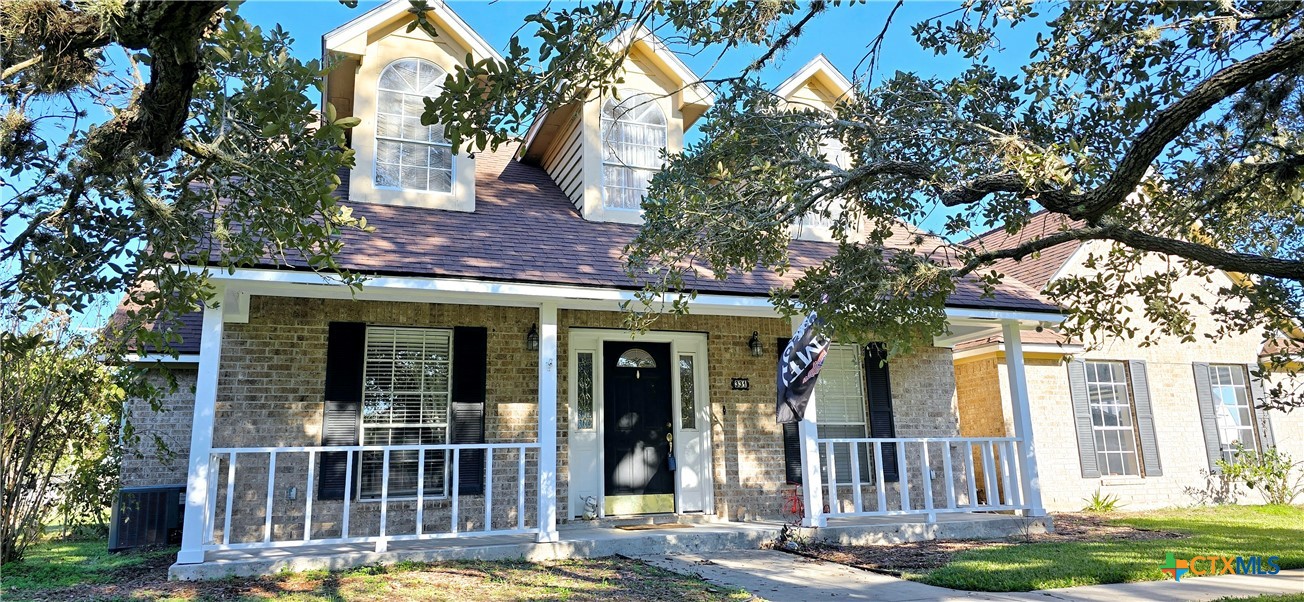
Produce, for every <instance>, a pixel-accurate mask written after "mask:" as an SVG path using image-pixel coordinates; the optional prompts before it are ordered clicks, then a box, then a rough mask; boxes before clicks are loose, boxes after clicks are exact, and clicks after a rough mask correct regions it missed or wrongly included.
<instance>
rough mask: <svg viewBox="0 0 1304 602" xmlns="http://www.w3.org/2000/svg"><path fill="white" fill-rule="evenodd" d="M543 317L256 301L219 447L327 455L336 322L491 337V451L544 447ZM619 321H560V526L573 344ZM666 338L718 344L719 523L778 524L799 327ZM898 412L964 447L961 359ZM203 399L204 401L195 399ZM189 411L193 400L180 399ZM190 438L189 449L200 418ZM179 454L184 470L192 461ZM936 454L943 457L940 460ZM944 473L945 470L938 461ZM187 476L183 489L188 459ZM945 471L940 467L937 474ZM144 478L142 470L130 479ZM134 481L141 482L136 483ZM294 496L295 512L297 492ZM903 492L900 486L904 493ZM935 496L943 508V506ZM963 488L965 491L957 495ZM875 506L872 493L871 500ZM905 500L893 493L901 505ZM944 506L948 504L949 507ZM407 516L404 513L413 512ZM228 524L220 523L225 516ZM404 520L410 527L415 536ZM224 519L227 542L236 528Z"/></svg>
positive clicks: (257, 481) (319, 517)
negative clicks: (330, 339)
mask: <svg viewBox="0 0 1304 602" xmlns="http://www.w3.org/2000/svg"><path fill="white" fill-rule="evenodd" d="M537 317H538V312H537V310H535V309H532V308H506V307H480V306H459V305H436V304H417V303H389V302H355V301H345V300H319V299H292V298H273V297H255V298H253V299H252V300H251V303H250V317H249V321H248V323H246V324H227V325H226V326H225V334H224V338H223V345H222V354H223V356H222V360H223V361H222V369H221V372H220V378H219V383H218V396H217V408H216V410H217V412H216V427H215V431H214V447H219V448H221V447H248V446H313V445H318V444H319V443H320V436H321V424H322V397H323V383H324V379H325V358H326V332H327V327H328V324H329V323H330V322H332V321H349V322H366V323H369V324H383V325H393V326H416V327H453V326H484V327H487V328H488V330H489V334H488V336H489V340H488V343H489V358H488V359H489V375H490V376H489V382H488V390H487V402H486V409H485V421H486V425H485V426H486V440H487V441H489V442H521V441H533V440H534V438H535V429H536V424H537V406H536V405H535V404H536V397H537V369H538V356H537V352H532V351H527V350H526V349H525V346H524V337H525V333H526V332H527V331H528V330H529V328H530V326H531V325H532V324H534V323H535V322H536V321H537ZM621 320H622V316H621V314H619V313H618V312H589V311H568V310H562V311H560V312H559V323H560V324H559V348H558V357H559V365H558V376H559V382H558V391H559V393H560V395H559V399H557V400H556V403H557V406H558V411H557V416H558V438H557V440H558V496H557V499H558V505H559V508H558V516H560V517H563V518H564V517H567V516H569V513H568V510H567V508H566V500H567V478H566V475H567V466H566V460H567V451H568V446H567V443H568V442H567V433H568V430H569V425H568V424H567V419H568V414H569V412H568V408H567V404H568V400H567V399H566V392H567V391H568V390H569V388H568V383H567V382H566V378H567V374H568V366H567V359H568V353H567V340H568V336H567V333H568V332H569V329H570V328H572V327H584V328H619V327H620V326H621ZM656 328H657V329H664V330H674V331H690V332H705V333H708V349H707V353H708V356H709V385H708V387H709V394H710V398H711V414H712V420H711V421H712V448H713V457H712V463H713V470H714V474H715V484H714V487H715V492H714V493H715V504H716V507H715V513H716V514H717V515H718V516H721V517H726V518H730V519H742V520H750V519H757V518H777V517H780V516H782V508H783V504H784V501H785V497H786V494H785V492H786V491H787V490H790V489H791V488H790V486H787V485H785V484H784V470H783V442H782V437H781V430H780V428H779V425H778V424H776V423H775V422H774V397H775V390H774V355H775V354H776V353H777V351H776V350H775V349H774V345H775V341H776V339H778V338H779V337H786V336H788V334H790V331H791V325H790V322H789V321H787V320H779V319H756V318H740V317H721V316H686V317H678V318H676V317H665V318H663V319H662V320H661V321H660V322H658V323H657V325H656ZM753 331H758V332H759V333H760V340H761V341H762V343H763V344H764V346H765V353H763V354H762V355H761V356H760V357H753V356H752V355H751V353H750V350H749V349H748V344H747V343H748V340H749V339H750V338H751V334H752V332H753ZM733 377H747V378H750V379H751V382H752V388H751V390H749V391H733V390H731V388H730V380H731V378H733ZM891 378H892V385H893V406H894V408H895V411H896V429H897V435H898V436H955V435H958V434H959V432H960V425H959V418H958V416H957V412H956V403H957V402H956V395H955V380H954V378H953V374H952V365H951V353H950V351H949V350H946V349H925V350H923V351H921V352H919V353H918V354H916V355H914V356H912V357H907V358H901V359H899V360H897V361H894V362H893V364H892V365H891ZM189 399H190V400H193V394H192V395H191V396H190V397H189ZM179 401H180V402H182V403H181V405H184V406H189V404H188V403H184V402H185V401H187V400H179ZM177 414H178V415H181V414H184V415H185V417H186V419H187V420H186V422H185V424H184V425H173V426H172V428H182V429H184V432H185V433H186V437H185V441H187V442H188V433H189V407H186V408H185V411H179V412H177ZM178 451H180V452H181V453H182V458H184V457H185V452H186V449H185V448H184V446H180V447H179V448H178ZM499 453H500V454H501V455H498V456H495V478H494V483H495V490H494V511H493V513H492V520H493V521H494V523H495V526H497V527H504V526H510V525H514V524H515V522H516V505H515V502H516V492H517V490H516V481H517V479H516V467H517V464H516V461H515V458H516V456H515V455H514V454H515V452H510V453H509V452H499ZM934 453H937V452H934ZM910 457H911V471H912V472H911V475H912V483H914V485H913V491H912V495H914V496H919V495H921V492H920V490H919V485H918V483H919V478H920V475H919V473H918V468H917V466H916V461H915V459H914V458H916V457H917V452H913V453H912V454H911V455H910ZM934 461H935V462H937V460H936V459H935V460H934ZM180 466H181V468H180V471H181V472H180V473H179V474H180V475H181V480H182V481H184V460H183V462H182V463H181V465H180ZM934 468H935V469H936V468H937V467H936V466H935V467H934ZM124 469H125V470H126V472H129V473H132V474H133V475H141V476H140V478H143V475H144V474H146V473H147V472H148V470H149V469H148V468H147V467H146V466H144V465H142V464H136V465H132V466H125V465H124ZM536 469H537V457H536V456H535V454H533V453H531V454H528V455H527V478H526V483H527V499H528V500H529V503H528V504H527V520H528V522H529V523H533V522H534V506H535V504H534V499H535V495H534V480H535V478H536V476H535V475H536V474H537V473H536ZM226 471H227V466H226V464H225V462H223V464H222V465H220V466H219V467H218V475H219V479H218V490H217V498H218V499H217V507H218V508H219V509H222V508H224V507H225V503H226V495H227V483H226V474H227V472H226ZM306 472H307V457H306V455H305V454H280V455H279V456H278V459H277V474H276V482H277V486H276V488H275V489H274V494H275V495H276V499H275V500H274V503H273V510H272V511H273V531H274V537H276V538H278V539H279V538H284V537H291V538H293V537H301V536H302V530H303V528H304V527H303V513H304V500H305V495H304V493H305V491H304V490H305V488H306V483H305V482H304V480H305V476H306ZM131 478H137V477H136V476H132V477H131ZM266 483H267V459H266V456H265V455H253V454H250V455H248V456H244V457H241V458H240V459H239V460H238V463H237V479H236V483H235V486H234V488H233V492H234V495H235V496H236V499H237V500H239V503H238V504H236V506H235V508H236V509H237V510H236V512H234V513H233V519H232V541H242V540H244V541H248V540H257V539H260V538H261V536H262V528H263V527H262V525H263V521H264V516H265V515H264V513H265V507H266ZM291 487H295V488H296V491H295V492H294V493H295V499H293V500H291V499H290V494H291V492H290V488H291ZM894 487H895V486H893V491H895V489H894ZM942 487H943V486H942V484H941V483H940V482H937V483H935V487H934V494H935V496H940V495H942ZM961 489H963V484H961V486H960V487H958V488H957V490H961ZM870 495H871V496H872V492H871V493H870ZM889 497H890V498H892V499H895V494H893V495H890V496H889ZM939 499H940V498H939ZM405 504H406V505H405ZM409 505H410V504H409V503H405V502H392V503H391V506H390V514H389V517H390V519H389V520H390V521H392V522H391V523H390V525H391V526H390V530H391V532H403V530H404V529H408V530H410V529H411V526H412V525H411V521H412V516H411V513H410V512H406V511H403V510H404V509H405V508H408V507H409ZM450 505H451V501H449V500H444V501H431V502H430V503H429V504H428V505H427V508H426V511H425V519H426V521H425V522H426V525H427V527H426V528H427V529H438V530H447V529H448V521H449V520H450V518H451V517H450V514H449V506H450ZM341 511H342V504H341V503H339V502H322V501H318V502H316V503H315V504H314V509H313V516H314V523H313V526H312V528H313V531H314V534H315V535H317V536H322V535H326V534H338V533H339V530H340V527H341V525H340V513H341ZM459 511H460V515H461V516H460V519H461V520H460V523H461V524H460V525H459V529H460V530H463V531H466V530H475V529H477V528H481V527H482V526H483V522H484V518H483V498H482V497H478V496H475V497H472V496H463V497H462V498H461V499H460V500H459ZM221 514H222V512H221V511H220V510H219V517H220V515H221ZM378 516H379V504H376V503H374V502H359V503H355V505H354V510H353V512H352V513H351V518H350V535H352V536H359V535H366V534H374V533H376V531H377V529H378ZM402 521H407V526H406V527H405V526H404V524H403V522H402ZM223 523H224V521H223V520H222V519H221V518H219V521H218V525H217V527H216V529H215V533H216V536H217V537H218V538H221V537H222V532H223V529H224V528H225V525H224V524H223Z"/></svg>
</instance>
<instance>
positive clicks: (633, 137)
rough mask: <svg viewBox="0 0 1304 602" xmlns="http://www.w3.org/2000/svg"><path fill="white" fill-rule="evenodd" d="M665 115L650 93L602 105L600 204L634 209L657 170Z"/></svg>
mask: <svg viewBox="0 0 1304 602" xmlns="http://www.w3.org/2000/svg"><path fill="white" fill-rule="evenodd" d="M665 147H666V115H665V113H662V112H661V107H660V106H659V105H658V104H657V99H656V98H655V97H654V96H652V95H651V94H632V95H630V96H628V97H626V98H625V99H624V100H622V101H617V100H615V99H608V100H607V101H606V103H604V104H603V105H602V204H603V206H604V207H606V208H608V209H632V210H637V209H638V208H639V207H640V206H641V205H642V203H643V197H644V196H645V195H646V194H647V185H648V182H649V181H650V180H651V179H652V175H653V174H655V173H656V172H658V171H660V169H661V165H662V161H661V149H663V148H665Z"/></svg>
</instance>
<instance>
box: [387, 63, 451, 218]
mask: <svg viewBox="0 0 1304 602" xmlns="http://www.w3.org/2000/svg"><path fill="white" fill-rule="evenodd" d="M444 76H445V73H444V70H443V69H441V68H440V67H439V66H438V65H436V64H434V63H432V62H430V61H425V60H421V59H402V60H398V61H394V62H393V63H390V64H389V66H387V67H385V70H384V71H382V72H381V74H380V82H379V84H378V85H377V91H376V97H377V98H376V169H375V175H376V182H375V185H376V186H378V187H384V188H405V189H409V190H426V191H433V192H451V191H452V190H453V148H452V145H450V144H449V143H448V141H447V140H445V139H444V128H443V126H441V125H437V124H436V125H421V114H422V113H423V112H425V100H424V99H425V98H426V97H427V96H438V95H439V93H440V90H441V89H442V88H441V86H442V84H443V82H444Z"/></svg>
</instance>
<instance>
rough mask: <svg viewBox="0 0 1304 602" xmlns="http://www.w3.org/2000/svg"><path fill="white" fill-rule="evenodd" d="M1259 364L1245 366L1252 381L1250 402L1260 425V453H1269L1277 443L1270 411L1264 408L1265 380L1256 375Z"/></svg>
mask: <svg viewBox="0 0 1304 602" xmlns="http://www.w3.org/2000/svg"><path fill="white" fill-rule="evenodd" d="M1258 369H1259V366H1258V365H1257V364H1247V365H1246V366H1245V371H1246V376H1247V377H1249V379H1250V401H1251V403H1252V404H1253V405H1254V419H1255V420H1256V421H1258V423H1259V425H1258V426H1259V451H1267V450H1268V448H1270V447H1276V446H1277V441H1276V440H1275V439H1274V438H1273V436H1272V421H1271V420H1269V419H1268V410H1267V409H1266V408H1263V407H1261V406H1263V403H1264V395H1263V379H1261V378H1259V377H1257V376H1255V375H1254V371H1255V370H1258Z"/></svg>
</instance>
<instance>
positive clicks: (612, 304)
mask: <svg viewBox="0 0 1304 602" xmlns="http://www.w3.org/2000/svg"><path fill="white" fill-rule="evenodd" d="M180 269H184V270H191V271H202V269H203V268H197V267H194V266H181V268H180ZM209 277H210V278H212V279H213V280H215V281H220V282H224V283H226V284H227V285H228V287H235V288H238V289H239V290H241V291H244V292H248V293H249V294H251V295H268V296H283V297H294V296H306V297H322V298H341V299H344V298H357V299H370V300H386V301H413V302H444V303H461V304H477V305H498V306H516V307H533V306H536V305H538V304H539V303H541V302H543V301H555V302H557V303H558V307H561V308H563V309H599V310H605V311H615V310H617V309H619V305H620V304H621V303H624V302H626V301H633V302H637V299H636V297H635V295H636V292H635V291H630V290H621V289H614V288H598V287H584V286H570V285H556V284H531V283H524V282H493V281H486V280H471V279H465V278H423V277H407V276H376V277H372V278H368V279H367V280H366V281H365V282H364V283H363V289H362V291H361V292H357V293H355V292H354V291H352V290H351V289H349V288H348V287H347V286H344V285H343V284H342V283H341V282H340V280H339V279H338V278H337V277H335V276H332V275H329V274H318V273H314V272H292V271H285V270H267V269H256V268H240V269H236V270H234V271H233V272H226V271H220V272H219V271H212V272H210V273H209ZM432 297H437V299H432ZM673 298H674V296H673V295H667V296H666V297H665V298H664V302H666V303H669V302H670V301H671V300H672V299H673ZM689 306H690V307H696V308H700V309H702V310H705V311H711V312H717V313H722V314H723V315H742V316H756V317H773V318H777V317H780V316H779V314H778V313H777V312H776V311H775V308H774V306H773V305H771V304H770V300H769V298H768V297H761V296H748V295H725V294H714V293H703V294H698V295H697V296H696V297H695V298H693V299H692V300H691V301H689ZM946 315H947V317H948V318H955V319H959V320H972V319H980V320H1017V321H1020V322H1023V323H1026V324H1038V323H1043V322H1045V323H1054V324H1058V323H1060V322H1062V321H1063V320H1064V316H1063V315H1062V314H1059V313H1040V312H1029V311H1004V310H974V309H965V308H947V309H946Z"/></svg>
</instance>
